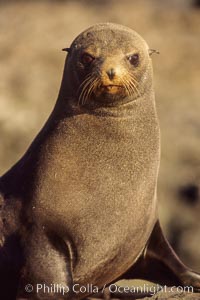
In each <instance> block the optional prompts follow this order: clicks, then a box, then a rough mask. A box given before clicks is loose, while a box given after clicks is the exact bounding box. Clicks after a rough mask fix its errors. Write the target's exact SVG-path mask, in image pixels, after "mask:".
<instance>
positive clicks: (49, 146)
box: [0, 23, 200, 300]
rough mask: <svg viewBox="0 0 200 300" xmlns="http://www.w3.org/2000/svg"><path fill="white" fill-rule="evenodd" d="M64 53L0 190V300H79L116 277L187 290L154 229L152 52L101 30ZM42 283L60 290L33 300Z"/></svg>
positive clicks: (192, 276)
mask: <svg viewBox="0 0 200 300" xmlns="http://www.w3.org/2000/svg"><path fill="white" fill-rule="evenodd" d="M64 50H66V51H67V52H68V55H67V59H66V63H65V68H64V74H63V79H62V83H61V88H60V92H59V96H58V100H57V103H56V105H55V108H54V110H53V112H52V114H51V115H50V117H49V119H48V121H47V122H46V124H45V126H44V127H43V129H42V130H41V132H40V133H39V134H38V136H37V137H36V139H35V140H34V141H33V143H32V144H31V146H30V147H29V149H28V150H27V152H26V153H25V155H24V156H23V157H22V158H21V159H20V161H19V162H17V163H16V165H14V166H13V167H12V168H11V169H10V170H9V171H8V172H7V173H6V174H4V175H3V176H2V177H1V180H0V191H1V198H0V199H1V214H0V227H1V231H0V234H1V235H0V242H1V248H0V284H1V293H2V294H3V296H4V298H3V299H4V300H5V299H9V300H11V299H16V295H17V297H25V298H29V299H83V298H84V297H86V296H87V295H88V294H90V293H91V291H87V290H86V291H83V292H82V291H81V290H80V289H79V288H80V287H84V286H85V287H86V286H87V285H88V284H92V285H93V286H97V287H99V288H102V287H103V286H105V285H107V284H109V283H110V282H113V281H115V280H117V279H119V278H145V279H150V280H152V281H155V282H158V283H167V284H173V285H174V284H182V285H193V286H194V287H195V288H196V289H199V288H200V276H199V275H198V274H197V273H195V272H193V271H191V270H189V269H187V267H185V266H184V265H183V264H182V262H181V261H180V260H179V259H178V258H177V256H176V255H175V253H174V252H173V250H172V249H171V247H170V246H169V244H168V242H167V241H166V239H165V238H164V236H163V234H162V230H161V228H160V225H159V221H158V215H157V200H156V185H157V175H158V168H159V160H160V133H159V124H158V119H157V115H156V108H155V101H154V91H153V75H152V63H151V57H150V54H151V53H152V51H151V50H149V47H148V45H147V43H146V42H145V41H144V40H143V39H142V38H141V37H140V36H139V35H138V34H137V33H136V32H134V31H133V30H131V29H129V28H127V27H124V26H121V25H117V24H111V23H102V24H97V25H94V26H93V27H91V28H89V29H87V30H86V31H84V32H83V33H81V34H80V35H79V36H78V37H77V38H76V39H75V40H74V42H73V43H72V45H71V47H70V48H66V49H64ZM161 271H162V272H161ZM10 282H11V283H12V289H11V285H10ZM27 284H28V287H29V288H30V284H31V286H32V287H33V290H31V292H30V290H27ZM38 284H43V287H42V288H41V289H38V286H37V285H38ZM53 284H57V285H62V286H68V287H69V291H67V292H66V293H65V294H64V295H62V293H61V292H60V293H59V292H58V291H57V290H55V289H53V288H52V289H50V290H49V291H48V292H47V291H46V289H44V285H45V286H46V287H49V288H50V287H51V286H52V285H53ZM8 286H9V288H8ZM74 287H76V288H75V289H74ZM9 293H10V294H9Z"/></svg>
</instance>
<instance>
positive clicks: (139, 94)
mask: <svg viewBox="0 0 200 300" xmlns="http://www.w3.org/2000/svg"><path fill="white" fill-rule="evenodd" d="M129 76H130V82H129V83H130V85H131V86H132V88H133V90H134V92H137V94H138V96H139V97H140V96H141V93H140V91H139V90H138V88H137V85H139V83H138V81H137V80H136V79H135V78H134V77H133V75H132V74H130V73H129Z"/></svg>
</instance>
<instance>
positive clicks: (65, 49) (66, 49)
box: [62, 48, 71, 53]
mask: <svg viewBox="0 0 200 300" xmlns="http://www.w3.org/2000/svg"><path fill="white" fill-rule="evenodd" d="M62 51H65V52H68V53H70V51H71V49H70V48H63V49H62Z"/></svg>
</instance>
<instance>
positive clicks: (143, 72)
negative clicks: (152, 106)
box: [61, 23, 152, 106]
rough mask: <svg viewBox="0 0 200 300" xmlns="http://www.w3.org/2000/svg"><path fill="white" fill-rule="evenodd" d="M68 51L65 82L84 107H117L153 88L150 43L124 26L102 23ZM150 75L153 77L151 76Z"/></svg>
mask: <svg viewBox="0 0 200 300" xmlns="http://www.w3.org/2000/svg"><path fill="white" fill-rule="evenodd" d="M63 50H67V51H68V53H69V54H68V57H67V60H66V66H65V73H68V76H65V74H64V78H65V79H66V78H67V82H66V81H63V82H62V89H61V90H62V91H63V90H64V94H65V96H66V94H67V96H70V97H72V98H73V99H76V101H77V104H78V105H81V106H85V105H86V106H88V105H89V106H91V105H95V106H96V105H104V106H105V105H106V106H110V105H111V106H113V105H118V104H119V103H126V102H129V101H132V100H135V99H136V98H138V97H140V96H141V95H143V94H144V93H145V92H146V90H147V89H149V88H150V87H151V85H152V81H151V80H149V79H150V78H152V76H149V75H152V74H151V73H152V65H151V59H150V53H149V47H148V45H147V43H146V42H145V41H144V40H143V39H142V37H140V36H139V34H138V33H136V32H135V31H133V30H132V29H129V28H127V27H125V26H122V25H116V24H112V23H101V24H97V25H94V26H92V27H90V28H89V29H87V30H86V31H84V32H83V33H81V34H80V35H79V36H78V37H77V38H76V39H75V40H74V41H73V43H72V45H71V47H70V48H66V49H63ZM149 73H150V74H149Z"/></svg>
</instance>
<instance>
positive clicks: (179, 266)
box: [122, 221, 200, 292]
mask: <svg viewBox="0 0 200 300" xmlns="http://www.w3.org/2000/svg"><path fill="white" fill-rule="evenodd" d="M122 278H123V279H134V278H140V279H145V280H150V281H153V282H156V283H159V284H161V285H168V286H171V285H176V286H178V285H182V286H192V287H193V288H194V291H195V292H199V291H200V274H198V273H196V272H194V271H192V270H191V269H189V268H187V267H186V266H185V265H184V264H183V263H182V262H181V260H180V259H179V258H178V256H177V255H176V253H175V252H174V250H173V249H172V247H171V246H170V245H169V243H168V241H167V239H166V238H165V237H164V235H163V232H162V229H161V227H160V223H159V221H157V223H156V224H155V227H154V229H153V231H152V234H151V236H150V239H149V241H148V244H147V246H146V248H145V251H144V253H143V255H141V257H140V258H139V259H138V261H137V262H136V264H134V265H133V266H132V267H131V268H130V269H129V270H128V271H127V272H126V273H125V274H124V275H123V276H122Z"/></svg>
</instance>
